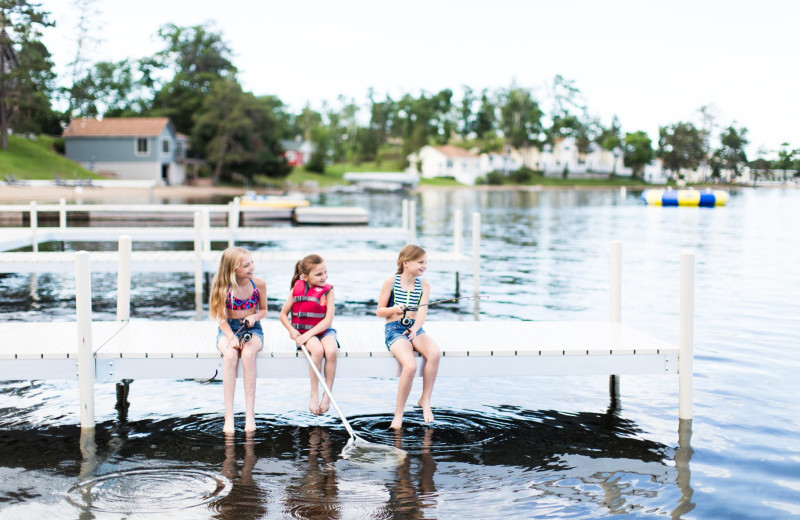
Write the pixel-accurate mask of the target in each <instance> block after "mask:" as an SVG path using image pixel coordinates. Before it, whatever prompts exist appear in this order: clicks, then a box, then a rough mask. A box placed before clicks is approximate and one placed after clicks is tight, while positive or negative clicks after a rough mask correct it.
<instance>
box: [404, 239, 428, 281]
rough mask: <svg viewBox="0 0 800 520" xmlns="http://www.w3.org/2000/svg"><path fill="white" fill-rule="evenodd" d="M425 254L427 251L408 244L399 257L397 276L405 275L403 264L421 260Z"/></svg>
mask: <svg viewBox="0 0 800 520" xmlns="http://www.w3.org/2000/svg"><path fill="white" fill-rule="evenodd" d="M425 254H426V253H425V250H424V249H422V248H421V247H419V246H417V245H414V244H408V245H407V246H405V247H404V248H403V249H401V250H400V254H399V255H397V274H403V262H413V261H414V260H419V259H420V258H422V257H423V256H425Z"/></svg>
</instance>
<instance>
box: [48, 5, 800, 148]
mask: <svg viewBox="0 0 800 520" xmlns="http://www.w3.org/2000/svg"><path fill="white" fill-rule="evenodd" d="M38 1H39V3H40V4H41V8H42V9H43V10H45V11H48V12H50V13H51V19H52V20H54V21H55V22H56V27H55V28H48V29H45V31H44V38H43V39H44V42H45V44H46V45H47V47H48V49H49V50H50V52H51V53H52V55H53V60H54V62H55V64H56V72H57V73H59V75H60V77H62V78H67V77H68V74H67V71H68V67H67V64H68V63H69V62H70V61H71V60H73V59H74V57H75V49H76V43H75V39H76V25H77V21H78V14H77V11H76V7H75V5H76V3H80V2H76V0H38ZM95 5H96V10H97V11H98V12H99V14H98V16H97V17H96V19H95V23H93V27H92V29H91V32H90V36H92V37H93V38H96V39H98V40H99V43H98V44H97V45H95V46H94V47H93V48H90V49H88V51H87V54H88V57H89V58H90V59H91V60H92V61H93V62H94V61H103V60H121V59H124V58H139V57H142V56H149V55H152V54H154V53H155V52H157V51H158V50H160V49H161V48H163V44H162V43H160V42H159V40H158V39H157V37H156V32H157V30H158V28H159V27H160V26H162V25H164V24H166V23H174V24H176V25H179V26H193V25H198V24H203V25H208V24H211V25H209V28H210V29H211V30H214V31H217V32H220V33H221V34H222V35H223V38H224V40H225V41H226V42H227V44H228V46H229V48H230V49H231V50H232V51H233V62H234V65H236V67H237V68H238V70H239V81H240V82H241V83H242V86H243V87H244V88H245V90H249V91H251V92H253V93H254V94H256V95H266V94H271V95H276V96H278V97H279V98H280V99H281V100H282V101H283V102H284V103H286V104H287V105H289V106H290V108H291V109H292V110H295V111H299V110H300V109H302V107H303V106H305V105H306V103H309V104H310V105H311V107H312V108H315V109H317V110H319V109H321V108H322V102H323V100H325V101H327V102H328V103H329V104H331V105H333V106H338V105H337V98H338V96H340V95H344V96H346V97H348V98H354V99H355V100H356V102H357V103H365V102H366V99H367V91H368V89H369V88H373V89H374V91H375V92H376V93H377V96H378V98H382V97H383V96H384V95H385V94H389V95H391V96H392V97H393V98H394V99H397V98H399V97H400V96H401V95H402V94H404V93H411V94H413V95H418V94H419V92H420V90H425V91H427V92H438V91H439V90H442V89H444V88H450V89H451V90H453V92H454V94H455V97H456V98H460V96H461V93H462V91H463V86H464V85H467V86H469V87H470V88H472V89H473V90H474V91H477V92H479V91H480V90H482V89H484V88H487V89H489V90H490V91H494V90H496V89H500V88H507V87H509V86H511V85H512V84H514V85H517V86H519V87H524V88H529V89H531V90H532V92H533V93H534V96H535V97H536V98H537V100H539V101H540V104H542V106H543V107H545V108H547V107H548V106H549V99H550V97H549V90H550V89H549V86H551V85H552V82H553V78H554V77H555V76H556V75H557V74H560V75H561V76H563V77H564V78H566V79H568V80H571V81H573V82H574V85H575V86H576V87H577V88H578V89H580V91H581V93H582V94H583V97H584V100H585V102H586V104H587V106H588V110H589V114H590V115H592V116H594V117H597V118H599V119H600V121H601V122H602V123H603V124H604V125H609V124H610V123H611V119H612V117H613V116H615V115H616V116H617V117H618V118H619V120H620V122H621V125H622V129H623V131H626V132H632V131H637V130H644V131H646V132H647V133H648V135H649V136H650V138H651V139H653V141H654V142H655V141H656V140H657V138H658V128H659V126H666V125H670V124H673V123H677V122H680V121H691V122H693V123H695V124H696V125H698V126H701V125H702V119H701V117H700V113H699V108H700V107H702V106H708V107H710V112H711V113H712V114H714V116H715V122H716V124H717V125H718V126H719V127H727V126H728V125H731V124H734V125H735V126H737V127H742V126H743V127H746V128H747V129H748V132H749V133H748V138H749V139H750V145H749V146H748V152H749V154H750V156H751V157H754V156H755V154H756V153H757V151H758V149H759V148H763V149H765V150H767V151H768V152H772V151H774V150H776V149H777V148H779V147H780V145H781V143H783V142H789V143H790V144H791V145H792V147H794V148H800V99H799V98H798V93H800V66H798V65H800V38H798V37H797V21H798V20H800V1H796V0H758V1H757V2H755V1H752V0H550V1H546V2H545V1H541V0H483V1H475V0H404V1H398V0H335V1H332V0H293V1H290V2H287V1H281V2H275V1H273V0H227V1H226V2H220V1H218V0H216V1H214V0H191V1H190V0H157V1H156V0H138V1H137V2H134V3H129V2H120V1H119V0H95ZM770 155H771V154H770Z"/></svg>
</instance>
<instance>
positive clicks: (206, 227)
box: [202, 208, 211, 251]
mask: <svg viewBox="0 0 800 520" xmlns="http://www.w3.org/2000/svg"><path fill="white" fill-rule="evenodd" d="M202 211H203V251H211V215H210V212H209V211H208V208H203V210H202Z"/></svg>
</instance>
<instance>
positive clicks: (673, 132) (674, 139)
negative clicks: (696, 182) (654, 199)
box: [656, 122, 707, 176]
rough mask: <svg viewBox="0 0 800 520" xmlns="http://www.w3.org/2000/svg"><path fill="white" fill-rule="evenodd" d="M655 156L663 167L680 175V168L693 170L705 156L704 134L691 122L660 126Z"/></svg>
mask: <svg viewBox="0 0 800 520" xmlns="http://www.w3.org/2000/svg"><path fill="white" fill-rule="evenodd" d="M658 136H659V137H658V151H657V152H656V155H657V157H660V158H661V160H662V161H664V167H665V168H666V169H668V170H670V171H671V172H672V173H673V174H674V175H676V176H680V170H681V169H688V170H695V169H697V167H698V166H699V165H700V164H701V163H702V162H703V161H704V160H705V158H706V153H707V151H706V147H705V143H706V135H705V132H704V131H703V130H699V129H698V128H697V127H695V126H694V124H692V123H683V122H679V123H675V124H673V125H670V126H662V127H661V128H659V131H658Z"/></svg>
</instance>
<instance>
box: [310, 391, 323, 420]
mask: <svg viewBox="0 0 800 520" xmlns="http://www.w3.org/2000/svg"><path fill="white" fill-rule="evenodd" d="M308 409H309V410H311V413H313V414H314V415H319V414H320V413H321V412H320V407H319V395H314V394H311V399H309V401H308Z"/></svg>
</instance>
